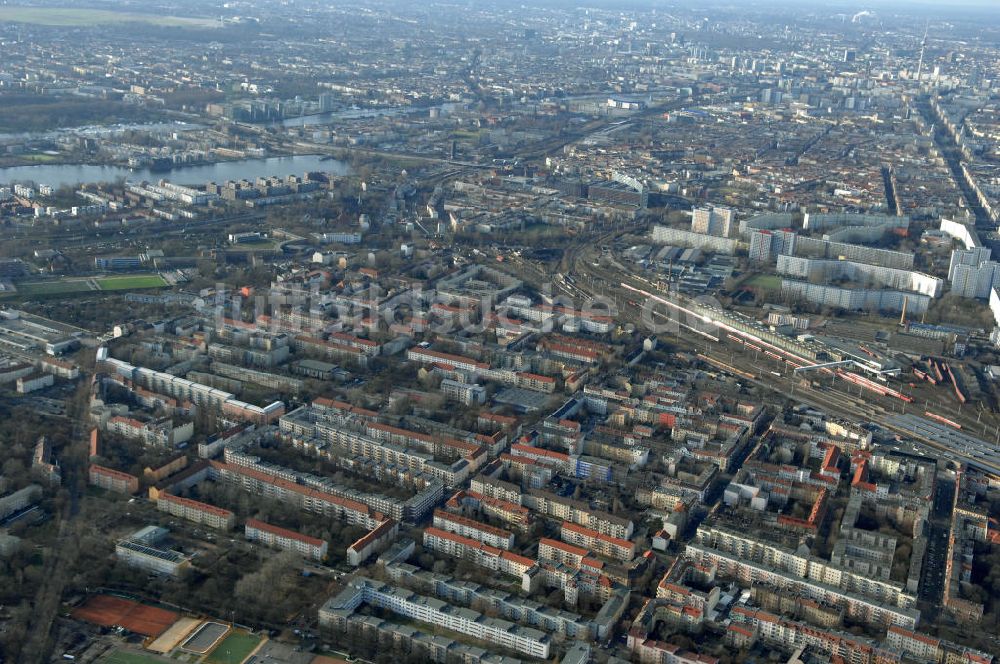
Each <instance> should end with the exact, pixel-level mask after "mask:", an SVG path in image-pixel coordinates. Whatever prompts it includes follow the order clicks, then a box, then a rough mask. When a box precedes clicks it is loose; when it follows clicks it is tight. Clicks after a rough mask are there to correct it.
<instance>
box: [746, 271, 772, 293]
mask: <svg viewBox="0 0 1000 664" xmlns="http://www.w3.org/2000/svg"><path fill="white" fill-rule="evenodd" d="M743 285H744V286H749V287H750V288H762V289H764V290H781V277H779V276H777V275H773V274H755V275H754V276H752V277H750V278H749V279H747V280H746V281H744V282H743Z"/></svg>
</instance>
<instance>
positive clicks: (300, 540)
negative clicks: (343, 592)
mask: <svg viewBox="0 0 1000 664" xmlns="http://www.w3.org/2000/svg"><path fill="white" fill-rule="evenodd" d="M245 532H246V538H247V539H248V540H250V541H251V542H260V543H262V544H264V545H266V546H269V547H272V548H275V549H283V550H285V551H294V552H296V553H298V554H299V555H301V556H303V557H304V558H310V559H312V560H319V561H322V560H326V552H327V543H326V542H324V541H323V540H321V539H316V538H315V537H309V536H307V535H302V534H300V533H297V532H295V531H294V530H288V529H287V528H280V527H278V526H274V525H271V524H269V523H265V522H263V521H258V520H257V519H247V522H246V526H245Z"/></svg>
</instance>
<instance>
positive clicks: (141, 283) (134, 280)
mask: <svg viewBox="0 0 1000 664" xmlns="http://www.w3.org/2000/svg"><path fill="white" fill-rule="evenodd" d="M95 281H97V285H98V286H100V287H101V290H104V291H116V290H136V289H139V288H162V287H163V286H166V285H167V282H166V281H164V280H163V277H161V276H160V275H158V274H130V275H128V276H121V277H97V278H96V280H95Z"/></svg>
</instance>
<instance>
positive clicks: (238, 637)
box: [204, 632, 260, 664]
mask: <svg viewBox="0 0 1000 664" xmlns="http://www.w3.org/2000/svg"><path fill="white" fill-rule="evenodd" d="M258 643H260V637H259V636H254V635H253V634H247V633H246V632H232V633H231V634H230V635H229V636H227V637H226V638H225V639H224V640H223V641H222V643H220V644H219V645H217V646H216V647H215V650H213V651H212V652H211V653H210V654H209V655H208V657H206V658H205V660H204V661H205V662H206V663H207V664H240V662H242V661H243V660H244V659H246V658H247V657H249V656H250V653H252V652H253V649H254V648H256V647H257V644H258Z"/></svg>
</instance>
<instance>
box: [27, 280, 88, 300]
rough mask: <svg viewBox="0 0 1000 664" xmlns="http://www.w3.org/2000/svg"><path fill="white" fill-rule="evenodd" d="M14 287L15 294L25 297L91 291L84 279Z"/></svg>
mask: <svg viewBox="0 0 1000 664" xmlns="http://www.w3.org/2000/svg"><path fill="white" fill-rule="evenodd" d="M15 285H16V286H17V294H18V295H23V296H27V297H34V296H39V295H63V294H66V293H85V292H89V291H90V290H91V288H90V286H89V285H87V281H86V280H85V279H72V280H67V279H56V280H53V281H35V282H28V283H19V284H15Z"/></svg>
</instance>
